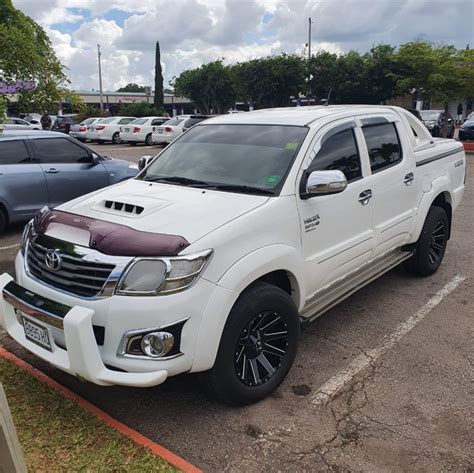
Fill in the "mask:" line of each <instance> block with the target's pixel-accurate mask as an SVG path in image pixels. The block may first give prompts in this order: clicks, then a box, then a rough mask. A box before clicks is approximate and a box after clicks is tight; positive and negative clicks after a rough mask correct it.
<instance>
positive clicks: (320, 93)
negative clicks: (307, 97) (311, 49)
mask: <svg viewBox="0 0 474 473" xmlns="http://www.w3.org/2000/svg"><path fill="white" fill-rule="evenodd" d="M309 73H310V75H311V81H310V88H311V95H312V97H313V98H316V101H317V102H318V101H321V100H322V99H324V98H327V97H329V92H331V99H332V100H330V103H334V97H335V96H336V95H337V87H338V83H339V68H338V57H337V54H332V53H329V52H327V51H321V52H319V53H317V54H315V55H314V56H312V57H311V58H310V59H309Z"/></svg>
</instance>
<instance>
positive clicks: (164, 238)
mask: <svg viewBox="0 0 474 473" xmlns="http://www.w3.org/2000/svg"><path fill="white" fill-rule="evenodd" d="M52 223H60V224H63V225H67V226H69V227H74V228H79V229H81V230H87V231H88V232H89V233H90V239H89V246H90V247H91V248H93V249H95V250H97V251H100V252H101V253H104V254H106V255H111V256H176V255H177V254H178V253H179V252H180V251H182V250H184V248H186V247H188V246H189V245H190V243H189V242H188V241H187V240H186V238H184V237H182V236H179V235H166V234H164V233H150V232H142V231H140V230H135V229H133V228H131V227H127V226H126V225H120V224H118V223H111V222H106V221H104V220H97V219H95V218H90V217H83V216H81V215H75V214H71V213H69V212H63V211H60V210H47V211H39V212H38V213H37V214H36V217H35V219H34V230H35V232H36V233H45V232H46V230H47V229H48V227H49V226H50V225H51V224H52Z"/></svg>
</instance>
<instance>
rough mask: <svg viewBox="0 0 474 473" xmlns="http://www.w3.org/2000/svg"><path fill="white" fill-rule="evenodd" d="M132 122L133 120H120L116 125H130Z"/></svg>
mask: <svg viewBox="0 0 474 473" xmlns="http://www.w3.org/2000/svg"><path fill="white" fill-rule="evenodd" d="M132 120H133V118H122V119H121V120H120V121H119V122H118V124H119V125H126V124H127V123H130V122H131V121H132Z"/></svg>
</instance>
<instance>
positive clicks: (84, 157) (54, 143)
mask: <svg viewBox="0 0 474 473" xmlns="http://www.w3.org/2000/svg"><path fill="white" fill-rule="evenodd" d="M34 144H35V147H36V150H37V155H38V158H39V162H41V163H90V162H91V161H92V159H91V157H90V156H89V153H88V152H87V151H86V150H85V149H84V148H81V147H80V146H79V145H76V144H75V143H73V142H72V141H69V140H67V139H65V138H47V139H40V140H34Z"/></svg>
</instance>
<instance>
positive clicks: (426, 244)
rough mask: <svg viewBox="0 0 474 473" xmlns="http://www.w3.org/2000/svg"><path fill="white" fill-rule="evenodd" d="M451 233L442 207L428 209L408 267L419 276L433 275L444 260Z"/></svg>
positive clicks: (407, 264)
mask: <svg viewBox="0 0 474 473" xmlns="http://www.w3.org/2000/svg"><path fill="white" fill-rule="evenodd" d="M448 235H449V220H448V216H447V214H446V211H445V210H444V209H443V208H442V207H436V206H433V207H431V208H430V210H429V211H428V215H427V216H426V220H425V223H424V225H423V229H422V230H421V235H420V238H419V239H418V241H417V243H416V246H415V254H414V255H413V257H411V258H410V259H409V260H408V261H407V263H406V267H407V269H408V270H409V271H410V272H411V273H412V274H415V275H418V276H431V275H432V274H433V273H435V272H436V271H437V270H438V268H439V267H440V265H441V262H442V261H443V257H444V253H445V251H446V245H447V243H448Z"/></svg>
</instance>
